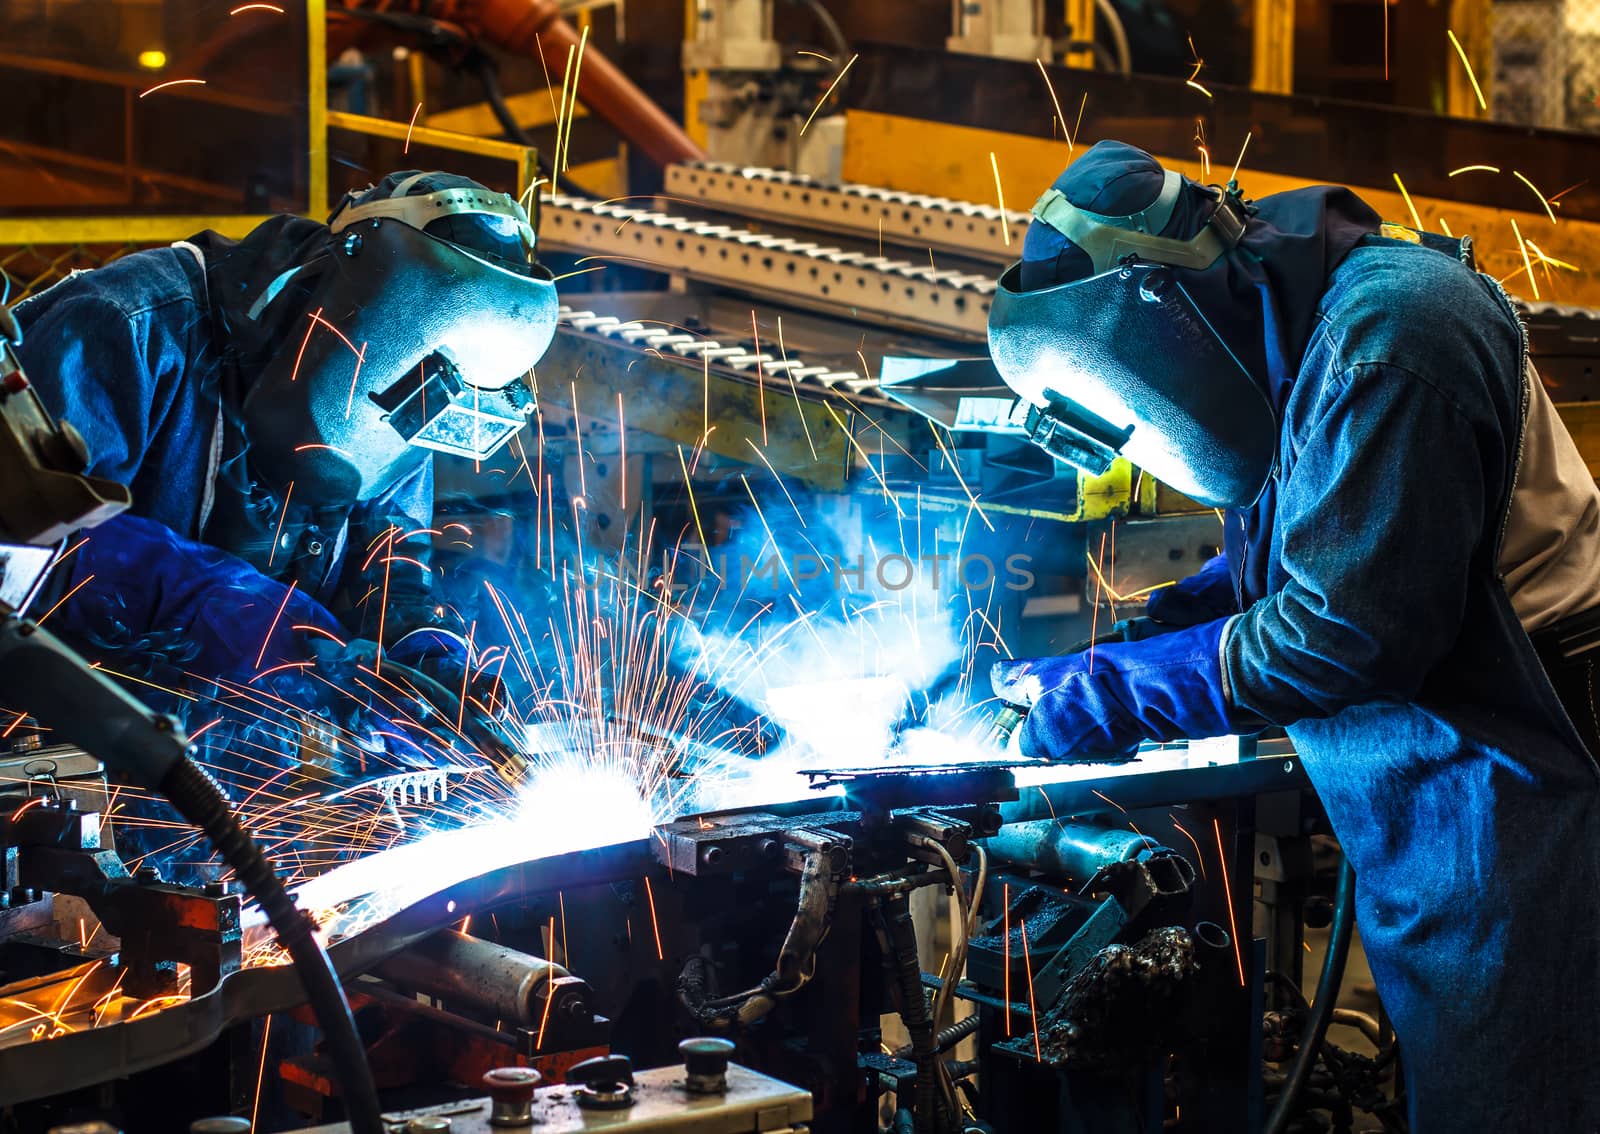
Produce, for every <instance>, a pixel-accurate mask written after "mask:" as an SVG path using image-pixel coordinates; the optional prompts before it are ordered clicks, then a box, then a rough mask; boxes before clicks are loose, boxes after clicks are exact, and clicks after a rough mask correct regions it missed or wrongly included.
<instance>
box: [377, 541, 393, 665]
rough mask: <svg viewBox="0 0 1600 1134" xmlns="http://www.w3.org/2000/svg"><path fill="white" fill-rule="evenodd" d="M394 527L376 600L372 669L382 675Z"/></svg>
mask: <svg viewBox="0 0 1600 1134" xmlns="http://www.w3.org/2000/svg"><path fill="white" fill-rule="evenodd" d="M394 533H395V529H394V527H392V526H391V527H390V528H389V555H388V557H386V558H385V559H384V561H383V595H382V596H381V597H380V598H379V599H378V654H377V657H375V658H374V659H373V663H372V668H373V669H374V670H375V671H376V672H377V673H378V674H380V675H381V674H382V673H383V623H384V619H385V617H386V616H387V615H388V613H389V566H390V564H389V560H390V559H392V558H393V557H394Z"/></svg>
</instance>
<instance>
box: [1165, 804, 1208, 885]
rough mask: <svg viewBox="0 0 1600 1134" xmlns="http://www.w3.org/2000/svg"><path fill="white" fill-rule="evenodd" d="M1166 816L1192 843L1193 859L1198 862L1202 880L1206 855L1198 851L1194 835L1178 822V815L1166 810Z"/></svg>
mask: <svg viewBox="0 0 1600 1134" xmlns="http://www.w3.org/2000/svg"><path fill="white" fill-rule="evenodd" d="M1167 818H1168V819H1171V820H1172V825H1173V826H1174V827H1176V828H1177V829H1178V830H1179V831H1182V832H1183V837H1184V838H1186V839H1188V840H1189V842H1191V843H1193V844H1194V858H1195V861H1196V862H1198V863H1199V864H1200V879H1201V881H1204V880H1205V876H1206V856H1205V855H1204V854H1202V853H1200V844H1199V842H1197V841H1196V840H1195V837H1194V836H1193V835H1191V834H1190V833H1189V831H1188V828H1186V827H1185V826H1184V825H1183V824H1182V823H1180V822H1178V817H1177V816H1176V815H1174V814H1172V812H1170V811H1169V812H1167Z"/></svg>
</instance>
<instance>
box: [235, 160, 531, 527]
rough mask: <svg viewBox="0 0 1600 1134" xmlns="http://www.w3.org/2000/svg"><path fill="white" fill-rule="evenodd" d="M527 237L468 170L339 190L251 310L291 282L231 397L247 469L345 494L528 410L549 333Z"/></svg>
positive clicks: (337, 497) (339, 497)
mask: <svg viewBox="0 0 1600 1134" xmlns="http://www.w3.org/2000/svg"><path fill="white" fill-rule="evenodd" d="M533 247H534V234H533V229H532V226H531V225H530V224H529V223H528V216H527V213H526V212H525V211H524V210H523V208H522V206H521V205H520V204H518V202H517V201H516V200H515V199H513V198H512V197H510V196H508V195H506V194H504V193H495V192H491V191H489V190H488V189H485V188H484V187H483V186H481V185H479V184H477V183H476V182H474V181H470V180H468V179H467V178H464V177H458V176H455V175H452V174H440V173H426V174H425V173H413V172H408V173H403V174H391V175H390V176H389V177H387V178H385V179H384V181H383V182H382V183H381V184H380V185H379V186H377V187H376V188H374V189H371V190H369V191H367V192H366V193H363V194H351V195H349V196H347V197H346V198H345V199H344V201H343V202H341V203H340V205H339V207H338V208H336V209H335V210H334V211H333V215H332V216H331V217H330V218H329V221H328V229H327V241H326V246H325V247H324V248H323V250H322V254H321V255H319V256H316V257H314V258H311V259H310V260H308V261H307V262H306V263H304V264H303V265H299V266H296V267H295V268H293V269H291V270H290V271H289V272H286V273H284V276H283V277H280V278H279V279H277V280H274V281H273V283H272V286H270V287H268V288H267V289H266V291H265V292H263V294H262V295H261V296H260V298H259V299H258V300H257V301H256V310H253V311H252V312H251V316H252V318H254V317H255V316H257V315H258V314H259V313H260V310H261V309H262V308H263V307H265V306H267V305H269V304H271V303H272V302H273V301H274V299H275V298H276V297H277V296H278V295H279V294H280V293H282V292H284V291H285V290H288V291H292V292H293V293H294V294H295V296H296V299H295V301H294V302H295V303H296V304H297V305H298V306H303V307H304V318H303V320H301V321H300V322H299V323H298V324H294V323H290V324H288V325H289V327H290V330H289V331H287V332H286V333H284V334H283V335H282V336H281V340H280V342H279V343H278V344H277V345H276V347H275V349H274V351H273V353H272V354H271V356H270V357H269V358H268V359H267V361H266V363H265V365H264V367H263V368H262V370H261V371H260V373H259V374H258V375H257V376H256V377H255V378H254V380H253V381H252V382H251V383H250V385H249V388H248V390H247V391H246V393H245V395H244V398H243V401H242V404H241V419H242V423H243V425H244V429H245V432H246V435H247V437H248V438H249V458H250V464H251V468H252V470H253V473H254V475H256V476H257V477H259V478H261V479H263V480H266V481H268V482H270V483H276V484H278V485H280V486H281V485H285V484H288V483H291V482H292V483H293V484H294V486H295V488H294V499H295V502H296V503H304V504H307V505H313V506H324V507H326V506H349V505H351V504H354V503H358V502H363V501H367V500H371V499H373V498H374V497H377V496H379V495H381V494H382V493H383V492H385V491H387V490H388V489H389V488H390V487H392V486H393V485H394V484H395V483H397V482H398V481H399V480H400V479H402V478H403V477H405V476H406V475H408V474H409V473H411V472H413V471H414V470H415V469H416V468H417V467H418V466H419V465H420V464H421V463H422V462H423V461H424V460H426V459H427V458H428V453H429V451H430V450H432V451H435V452H441V453H451V454H454V455H456V456H460V457H467V458H473V459H482V458H485V457H488V456H489V455H491V454H492V453H494V452H495V451H496V450H497V449H499V448H500V446H501V445H503V444H505V443H506V442H507V441H508V440H510V438H511V436H512V434H514V433H515V432H516V431H517V430H518V429H519V428H520V427H521V426H522V425H523V423H524V422H525V421H526V418H527V414H528V413H529V412H530V410H531V405H532V396H531V393H530V391H529V389H528V387H527V385H526V383H525V381H524V379H525V376H526V375H527V374H528V372H529V370H530V368H531V367H532V366H533V364H534V363H535V362H537V361H538V360H539V358H540V357H541V356H542V355H543V354H544V352H545V349H546V347H548V346H549V344H550V340H551V338H552V336H553V335H554V333H555V323H556V293H555V286H554V284H553V283H552V281H551V278H550V273H549V272H548V271H546V270H545V269H544V268H542V267H540V266H539V265H538V264H537V263H536V262H534V260H533V258H532V254H533ZM302 273H303V274H302ZM296 275H299V276H300V278H299V279H298V280H293V279H292V278H291V277H293V276H296ZM291 283H292V284H293V285H294V286H293V287H289V286H288V285H290V284H291Z"/></svg>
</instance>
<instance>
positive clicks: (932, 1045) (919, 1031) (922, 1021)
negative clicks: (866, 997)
mask: <svg viewBox="0 0 1600 1134" xmlns="http://www.w3.org/2000/svg"><path fill="white" fill-rule="evenodd" d="M883 906H884V921H885V923H886V925H887V928H888V931H889V942H890V945H891V946H892V947H893V949H894V971H895V979H896V992H897V999H898V1000H899V1008H900V1020H901V1022H902V1023H904V1024H905V1026H906V1031H907V1032H909V1033H910V1034H911V1060H912V1062H913V1063H915V1064H916V1065H917V1085H916V1092H915V1094H914V1095H913V1096H912V1097H913V1103H912V1107H911V1117H912V1119H913V1120H914V1122H915V1131H916V1134H932V1131H933V1130H934V1128H935V1126H936V1124H937V1121H938V1119H937V1115H936V1114H935V1112H934V1107H935V1106H936V1104H937V1099H938V1097H939V1090H938V1087H939V1084H938V1068H937V1063H938V1058H939V1048H938V1043H937V1037H936V1036H935V1035H934V1031H933V1026H934V1019H933V1015H932V1013H931V1012H930V1011H929V1010H928V998H927V996H926V995H924V994H923V991H922V963H921V962H920V961H919V960H918V958H917V931H916V927H915V925H914V924H913V923H912V921H911V903H910V902H908V901H907V900H906V896H905V895H904V894H895V895H893V896H891V897H889V898H888V899H886V900H885V901H884V903H883Z"/></svg>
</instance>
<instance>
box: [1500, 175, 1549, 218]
mask: <svg viewBox="0 0 1600 1134" xmlns="http://www.w3.org/2000/svg"><path fill="white" fill-rule="evenodd" d="M1511 176H1512V177H1515V178H1516V179H1517V180H1518V181H1520V182H1522V183H1523V184H1524V185H1526V186H1527V187H1528V188H1529V189H1531V190H1533V195H1534V196H1535V197H1537V198H1539V203H1540V204H1541V205H1543V206H1544V211H1545V214H1546V215H1547V216H1548V217H1549V218H1550V223H1551V224H1555V223H1556V211H1555V210H1554V209H1552V208H1551V207H1550V202H1549V201H1548V200H1546V199H1545V195H1544V194H1543V193H1541V192H1539V187H1538V186H1537V185H1535V184H1534V183H1533V182H1531V181H1529V180H1528V179H1527V178H1526V177H1524V176H1523V175H1522V174H1521V173H1520V172H1518V171H1517V170H1515V169H1513V170H1512V171H1511Z"/></svg>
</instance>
